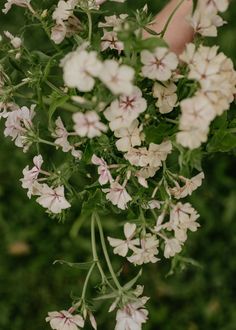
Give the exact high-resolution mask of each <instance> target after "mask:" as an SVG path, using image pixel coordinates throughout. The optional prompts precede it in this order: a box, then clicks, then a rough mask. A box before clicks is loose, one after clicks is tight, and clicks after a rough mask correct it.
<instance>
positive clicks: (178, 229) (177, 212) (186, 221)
mask: <svg viewBox="0 0 236 330" xmlns="http://www.w3.org/2000/svg"><path fill="white" fill-rule="evenodd" d="M198 218H199V214H197V212H196V210H195V209H194V208H193V207H192V206H191V204H189V203H185V204H182V203H180V202H179V203H177V204H176V205H174V206H173V208H172V209H171V211H170V221H169V223H168V226H169V227H168V228H169V229H170V230H174V232H175V238H177V239H178V240H179V241H181V242H184V241H186V239H187V230H188V229H189V230H190V231H193V232H194V231H196V230H197V228H198V227H199V226H200V225H199V223H198V222H197V221H196V220H197V219H198Z"/></svg>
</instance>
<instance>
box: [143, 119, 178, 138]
mask: <svg viewBox="0 0 236 330" xmlns="http://www.w3.org/2000/svg"><path fill="white" fill-rule="evenodd" d="M175 130H176V127H175V126H173V125H172V124H169V123H166V122H162V123H160V124H158V125H157V126H154V125H152V126H148V127H145V128H144V133H145V136H146V139H145V140H146V142H147V143H152V142H153V143H161V142H162V141H163V139H164V138H165V137H166V136H170V135H172V134H173V133H174V132H175Z"/></svg>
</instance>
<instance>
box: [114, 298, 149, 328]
mask: <svg viewBox="0 0 236 330" xmlns="http://www.w3.org/2000/svg"><path fill="white" fill-rule="evenodd" d="M147 300H148V298H146V297H143V298H139V299H138V300H137V302H134V303H129V304H127V305H125V306H124V307H123V308H122V309H119V310H118V311H117V314H116V327H115V330H141V328H142V324H143V323H146V322H147V318H148V311H147V309H146V308H145V307H144V304H145V303H146V301H147Z"/></svg>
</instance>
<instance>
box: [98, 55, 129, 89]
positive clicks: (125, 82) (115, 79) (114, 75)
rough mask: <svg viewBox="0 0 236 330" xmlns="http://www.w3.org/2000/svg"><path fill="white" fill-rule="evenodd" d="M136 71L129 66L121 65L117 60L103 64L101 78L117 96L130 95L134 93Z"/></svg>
mask: <svg viewBox="0 0 236 330" xmlns="http://www.w3.org/2000/svg"><path fill="white" fill-rule="evenodd" d="M134 74H135V72H134V69H133V68H131V67H130V66H128V65H124V64H122V65H119V63H118V62H117V61H115V60H106V61H104V63H103V67H102V70H101V71H100V75H99V78H100V80H101V81H102V82H103V83H104V85H106V87H107V88H108V89H110V91H111V92H112V93H113V94H115V95H119V94H124V95H129V94H131V93H132V91H133V79H134Z"/></svg>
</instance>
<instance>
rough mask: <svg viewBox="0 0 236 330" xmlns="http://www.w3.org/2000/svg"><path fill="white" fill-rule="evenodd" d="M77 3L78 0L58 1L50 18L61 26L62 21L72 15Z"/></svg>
mask: <svg viewBox="0 0 236 330" xmlns="http://www.w3.org/2000/svg"><path fill="white" fill-rule="evenodd" d="M77 3H78V0H67V1H64V0H60V1H59V2H58V4H57V7H56V9H55V10H54V12H53V14H52V18H53V19H54V20H55V21H56V22H57V24H61V23H62V22H63V21H67V20H68V19H69V17H70V16H71V15H72V14H73V10H74V8H75V7H76V5H77Z"/></svg>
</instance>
